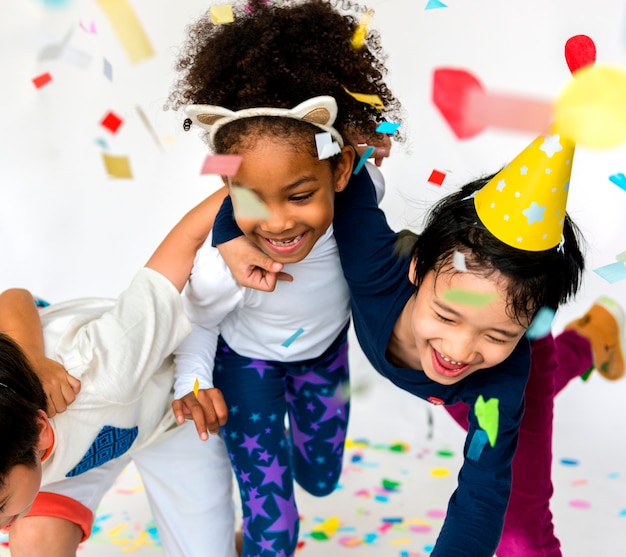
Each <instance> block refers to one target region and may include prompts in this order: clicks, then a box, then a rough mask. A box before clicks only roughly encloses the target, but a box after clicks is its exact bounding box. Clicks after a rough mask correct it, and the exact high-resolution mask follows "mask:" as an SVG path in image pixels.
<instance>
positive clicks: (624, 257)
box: [615, 251, 626, 263]
mask: <svg viewBox="0 0 626 557" xmlns="http://www.w3.org/2000/svg"><path fill="white" fill-rule="evenodd" d="M615 259H617V260H618V261H623V262H624V263H626V251H623V252H622V253H618V254H617V255H616V256H615Z"/></svg>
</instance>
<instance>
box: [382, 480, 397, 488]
mask: <svg viewBox="0 0 626 557" xmlns="http://www.w3.org/2000/svg"><path fill="white" fill-rule="evenodd" d="M383 487H384V488H385V489H389V490H394V489H396V488H398V487H400V482H395V481H393V480H388V479H386V478H383Z"/></svg>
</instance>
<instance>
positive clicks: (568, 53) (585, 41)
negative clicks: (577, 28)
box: [565, 35, 596, 73]
mask: <svg viewBox="0 0 626 557" xmlns="http://www.w3.org/2000/svg"><path fill="white" fill-rule="evenodd" d="M565 61H566V62H567V67H568V68H569V71H570V72H572V73H574V72H575V71H576V70H579V69H580V68H584V67H585V66H589V65H590V64H593V63H594V62H595V61H596V45H595V44H594V43H593V40H591V38H590V37H588V36H587V35H575V36H573V37H570V38H569V39H567V42H566V43H565Z"/></svg>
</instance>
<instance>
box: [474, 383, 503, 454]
mask: <svg viewBox="0 0 626 557" xmlns="http://www.w3.org/2000/svg"><path fill="white" fill-rule="evenodd" d="M499 404H500V401H499V400H498V399H497V398H490V399H489V400H487V401H486V400H485V399H484V398H483V395H479V396H478V398H477V399H476V403H475V404H474V414H476V419H477V420H478V425H479V426H480V427H481V428H482V429H484V430H485V432H486V433H487V437H488V438H489V444H490V445H491V446H492V447H493V446H495V444H496V439H497V438H498V424H499V421H500V411H499V409H498V406H499Z"/></svg>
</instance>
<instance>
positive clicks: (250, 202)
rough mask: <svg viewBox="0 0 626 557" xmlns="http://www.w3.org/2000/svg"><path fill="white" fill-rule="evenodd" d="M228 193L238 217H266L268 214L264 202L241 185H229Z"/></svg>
mask: <svg viewBox="0 0 626 557" xmlns="http://www.w3.org/2000/svg"><path fill="white" fill-rule="evenodd" d="M230 195H231V197H232V198H233V205H234V209H235V216H236V217H237V218H238V219H239V218H241V219H266V218H268V217H269V216H270V212H269V211H268V210H267V207H266V206H265V204H264V203H263V202H262V201H261V199H260V198H259V196H258V195H257V194H256V193H254V192H253V191H252V190H249V189H248V188H244V187H242V186H231V187H230Z"/></svg>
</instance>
